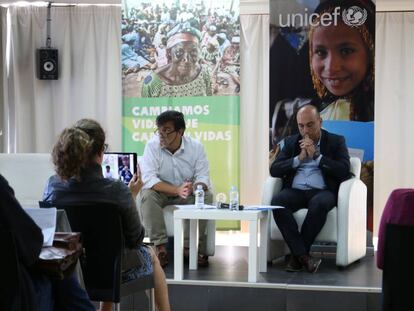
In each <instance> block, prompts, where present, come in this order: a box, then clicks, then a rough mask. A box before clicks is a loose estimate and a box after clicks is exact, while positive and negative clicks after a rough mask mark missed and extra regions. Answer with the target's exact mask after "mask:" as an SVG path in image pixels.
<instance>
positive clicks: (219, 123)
mask: <svg viewBox="0 0 414 311" xmlns="http://www.w3.org/2000/svg"><path fill="white" fill-rule="evenodd" d="M166 110H178V111H181V112H182V113H183V114H184V115H185V117H186V126H187V129H186V132H185V135H189V136H191V137H192V138H195V139H197V140H199V141H200V142H201V143H202V144H203V145H204V147H205V149H206V153H207V157H208V160H209V163H210V176H211V179H212V183H213V186H214V192H215V193H219V192H223V193H225V194H226V196H227V197H228V192H229V189H230V187H231V185H238V183H239V96H217V97H213V98H212V97H180V98H172V97H171V98H166V97H164V98H124V108H123V116H124V117H123V133H122V137H123V146H124V148H123V149H124V151H129V152H137V153H138V155H142V154H143V152H144V147H145V144H146V142H147V141H148V140H149V139H151V138H152V136H153V135H154V130H155V129H156V126H155V118H156V117H157V116H158V115H159V114H160V113H161V112H163V111H166Z"/></svg>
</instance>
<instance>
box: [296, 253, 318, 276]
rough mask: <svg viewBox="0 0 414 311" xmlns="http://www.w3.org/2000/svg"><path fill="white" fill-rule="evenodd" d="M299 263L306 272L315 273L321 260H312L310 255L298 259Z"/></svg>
mask: <svg viewBox="0 0 414 311" xmlns="http://www.w3.org/2000/svg"><path fill="white" fill-rule="evenodd" d="M299 262H300V263H301V264H302V265H303V266H304V267H305V269H306V271H308V272H309V273H315V272H316V271H317V270H318V268H319V265H320V264H321V262H322V259H319V258H313V257H312V256H310V255H302V256H300V257H299Z"/></svg>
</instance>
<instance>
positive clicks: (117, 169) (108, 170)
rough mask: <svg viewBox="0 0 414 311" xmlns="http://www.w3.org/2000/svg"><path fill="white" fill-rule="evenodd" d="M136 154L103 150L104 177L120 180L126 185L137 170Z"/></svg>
mask: <svg viewBox="0 0 414 311" xmlns="http://www.w3.org/2000/svg"><path fill="white" fill-rule="evenodd" d="M137 169H138V162H137V154H136V153H134V152H105V153H104V156H103V161H102V174H103V176H104V178H108V179H115V180H120V181H122V182H123V183H125V184H126V185H128V183H129V182H130V180H131V179H132V177H133V176H134V174H135V173H138V172H137Z"/></svg>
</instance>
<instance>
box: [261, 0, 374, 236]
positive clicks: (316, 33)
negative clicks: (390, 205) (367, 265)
mask: <svg viewBox="0 0 414 311" xmlns="http://www.w3.org/2000/svg"><path fill="white" fill-rule="evenodd" d="M270 15H271V17H270V18H271V25H270V35H271V38H270V96H269V98H270V102H269V108H270V110H269V111H270V116H269V126H270V129H271V131H270V132H271V137H270V145H271V146H272V149H273V151H274V152H277V145H278V144H279V143H280V142H281V141H282V140H283V138H284V137H286V136H287V135H290V134H293V133H297V132H298V129H297V125H296V120H295V114H296V111H297V110H298V109H299V108H300V107H301V106H303V105H305V104H308V103H312V104H314V105H316V106H317V107H318V109H319V111H320V113H321V117H322V119H323V127H324V128H325V129H326V130H328V131H330V132H333V133H338V134H341V135H344V136H345V138H346V143H347V145H348V147H349V152H350V155H351V156H355V157H359V158H360V159H361V160H362V162H363V166H362V172H361V179H362V180H363V181H364V182H365V184H366V185H367V187H368V206H367V211H368V223H367V228H368V230H369V231H371V232H372V229H373V223H372V222H373V168H374V162H373V159H374V154H373V150H374V148H373V145H374V72H375V70H374V63H375V55H374V51H375V5H374V3H373V2H372V1H370V0H325V1H319V0H273V1H270Z"/></svg>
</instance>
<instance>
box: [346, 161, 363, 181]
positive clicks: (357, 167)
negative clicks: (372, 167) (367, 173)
mask: <svg viewBox="0 0 414 311" xmlns="http://www.w3.org/2000/svg"><path fill="white" fill-rule="evenodd" d="M349 161H350V163H351V166H350V171H351V173H352V174H354V176H355V177H356V178H359V177H360V176H361V160H360V159H359V158H356V157H351V158H350V159H349Z"/></svg>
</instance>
